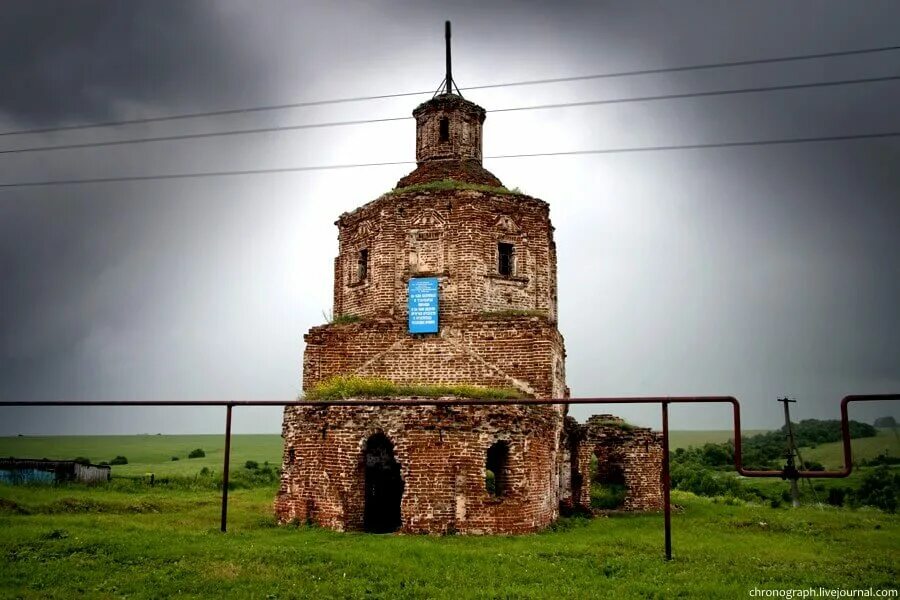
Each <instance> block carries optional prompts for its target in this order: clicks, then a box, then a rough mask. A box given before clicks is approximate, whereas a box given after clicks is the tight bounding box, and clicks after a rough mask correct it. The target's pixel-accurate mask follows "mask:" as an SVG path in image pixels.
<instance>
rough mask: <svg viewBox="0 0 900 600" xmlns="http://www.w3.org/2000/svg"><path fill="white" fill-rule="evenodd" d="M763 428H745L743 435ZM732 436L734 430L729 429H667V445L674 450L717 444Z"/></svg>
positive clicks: (760, 430) (753, 433) (757, 431)
mask: <svg viewBox="0 0 900 600" xmlns="http://www.w3.org/2000/svg"><path fill="white" fill-rule="evenodd" d="M765 432H766V430H765V429H747V430H744V432H743V433H744V437H746V436H749V435H756V434H757V433H765ZM733 437H734V431H732V430H731V429H716V430H705V429H698V430H690V429H684V430H672V431H669V447H670V448H671V449H672V450H674V449H676V448H687V447H689V446H702V445H703V444H706V443H712V444H719V443H722V442H727V441H728V440H730V439H731V438H733Z"/></svg>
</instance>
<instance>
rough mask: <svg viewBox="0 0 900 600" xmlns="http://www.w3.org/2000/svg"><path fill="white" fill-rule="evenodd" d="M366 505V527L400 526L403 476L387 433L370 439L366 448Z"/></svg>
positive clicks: (394, 528)
mask: <svg viewBox="0 0 900 600" xmlns="http://www.w3.org/2000/svg"><path fill="white" fill-rule="evenodd" d="M364 458H365V468H366V481H365V486H366V507H365V513H364V527H365V530H366V531H369V532H371V533H390V532H392V531H397V529H399V528H400V500H401V499H402V498H403V477H402V475H401V474H400V463H398V462H397V459H396V458H395V457H394V445H393V444H392V443H391V441H390V440H389V439H388V438H387V436H385V435H384V434H383V433H376V434H374V435H373V436H372V437H370V438H369V439H368V440H366V446H365V450H364Z"/></svg>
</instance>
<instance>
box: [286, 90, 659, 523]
mask: <svg viewBox="0 0 900 600" xmlns="http://www.w3.org/2000/svg"><path fill="white" fill-rule="evenodd" d="M413 114H414V116H415V118H416V125H417V133H416V159H417V163H418V167H417V169H416V170H415V171H414V172H413V173H411V174H410V175H408V176H407V177H405V178H403V179H401V180H400V182H399V184H398V188H397V189H396V190H394V191H393V192H391V193H388V194H385V195H384V196H382V197H380V198H378V199H376V200H374V201H372V202H370V203H368V204H366V205H364V206H362V207H360V208H358V209H356V210H354V211H353V212H350V213H345V214H343V215H341V216H340V218H339V219H338V221H337V223H336V224H337V226H338V231H339V236H338V240H339V244H338V256H337V258H336V259H335V262H334V309H333V311H334V315H335V316H336V317H338V316H343V317H347V316H351V315H352V316H353V317H356V318H358V319H359V320H358V321H357V322H354V323H346V324H338V323H341V322H342V320H340V319H338V321H337V323H334V324H328V325H322V326H319V327H314V328H312V329H311V330H310V331H309V333H308V334H307V335H306V336H305V341H306V351H305V354H304V359H303V385H304V389H305V390H308V389H310V388H311V387H312V386H314V385H316V384H317V383H319V382H321V381H324V380H327V379H328V378H330V377H333V376H335V375H349V374H355V375H361V376H367V377H379V378H383V379H388V380H391V381H393V382H395V383H415V384H420V383H423V384H439V383H445V384H471V385H481V386H489V387H506V388H510V387H512V388H516V389H517V390H519V391H520V392H521V393H522V394H523V395H526V396H529V397H541V398H559V399H564V398H566V397H568V389H567V388H566V384H565V366H564V365H565V348H564V344H563V339H562V336H561V335H560V334H559V331H558V330H557V326H556V318H557V295H556V246H555V244H554V241H553V227H552V225H551V224H550V218H549V207H548V205H547V203H546V202H543V201H542V200H539V199H537V198H532V197H530V196H526V195H523V194H514V193H510V192H507V191H506V190H504V189H503V188H499V186H500V182H499V180H497V178H496V177H494V176H493V175H491V174H490V173H489V172H488V171H486V170H485V169H484V168H483V167H482V166H481V141H482V125H483V122H484V116H485V114H484V110H483V109H482V108H481V107H478V106H476V105H475V104H472V103H471V102H468V101H466V100H463V99H462V98H460V97H458V96H455V95H450V94H443V95H440V96H437V97H436V98H434V99H432V100H431V101H429V102H426V103H424V104H422V105H421V106H419V107H418V108H416V110H415V111H414V113H413ZM448 179H450V180H454V181H456V182H464V183H476V184H484V185H488V186H494V187H497V188H498V189H496V190H487V191H481V190H474V189H464V186H456V187H454V186H453V185H445V186H441V188H440V189H428V188H427V187H426V188H424V189H423V188H422V187H421V186H420V187H417V188H409V186H411V185H414V184H422V183H430V182H435V181H444V180H448ZM404 188H406V189H404ZM419 277H434V278H437V280H438V283H439V322H440V327H439V332H438V333H435V334H410V333H409V332H408V328H407V300H408V298H407V293H408V292H407V286H408V284H409V281H410V279H413V278H419ZM565 413H566V406H565V404H559V405H553V406H531V407H525V406H513V405H510V406H487V407H479V406H457V407H413V406H404V407H391V406H374V407H372V406H345V407H331V408H328V407H288V408H287V409H286V410H285V415H284V425H283V431H282V434H283V437H284V440H285V450H284V461H283V475H282V481H281V487H280V489H279V492H278V498H277V500H276V503H275V508H276V513H277V515H278V518H279V520H280V521H282V522H285V521H291V520H294V519H297V520H300V521H310V522H315V523H318V524H320V525H322V526H326V527H331V528H334V529H338V530H348V529H368V530H373V531H391V530H400V531H404V532H417V533H419V532H422V533H424V532H436V533H448V532H459V533H473V534H475V533H520V532H527V531H534V530H537V529H540V528H543V527H546V526H547V525H549V524H550V523H552V522H553V520H554V519H556V518H557V516H558V515H559V506H560V501H561V500H566V501H568V502H569V503H572V504H578V505H582V506H585V507H588V506H589V505H590V489H589V482H588V484H585V483H584V481H583V480H584V477H583V476H582V475H581V474H582V473H588V471H587V470H586V465H587V466H589V464H590V463H589V461H590V454H591V453H595V454H597V455H598V457H601V458H602V459H603V460H604V461H607V462H609V463H610V466H609V468H611V469H613V468H618V469H621V470H623V471H624V479H625V481H626V483H627V486H628V491H629V495H628V498H627V499H626V508H630V509H649V508H658V507H659V496H660V491H659V485H660V482H659V472H660V459H661V451H660V447H659V440H658V438H657V437H656V436H655V435H654V434H652V433H650V432H649V430H631V431H625V430H623V429H622V428H615V427H609V426H608V425H603V426H600V425H598V423H599V422H596V423H594V422H592V421H589V422H588V423H587V424H586V425H584V426H579V425H577V424H576V423H574V420H572V419H567V418H566V417H565ZM592 423H594V424H593V425H592ZM604 423H607V421H604ZM585 457H586V458H585ZM585 460H587V461H588V462H587V463H585ZM604 468H606V467H604ZM486 474H488V475H489V476H487V477H486ZM654 478H655V479H654Z"/></svg>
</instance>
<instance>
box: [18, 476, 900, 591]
mask: <svg viewBox="0 0 900 600" xmlns="http://www.w3.org/2000/svg"><path fill="white" fill-rule="evenodd" d="M135 490H137V488H135ZM273 496H274V489H271V488H259V489H250V490H238V491H235V492H232V494H231V495H230V502H229V507H230V518H229V532H228V533H227V534H222V533H220V532H219V531H218V519H219V498H218V496H217V494H216V493H215V492H191V491H178V492H174V491H172V490H166V489H163V488H160V487H157V488H152V489H144V490H140V491H123V490H117V489H106V488H102V487H101V488H93V489H86V488H81V487H77V486H73V487H60V488H43V489H39V488H27V487H23V488H10V487H0V498H3V501H2V502H0V507H5V508H0V590H2V595H3V596H4V597H21V598H72V597H85V596H86V597H92V598H118V597H124V596H127V597H131V598H160V597H192V598H200V597H204V598H205V597H217V598H219V597H238V598H363V597H367V598H460V597H464V598H559V597H565V598H588V597H608V598H674V597H689V598H726V597H727V598H737V597H746V596H747V594H748V592H749V591H750V590H751V589H752V588H754V587H760V588H769V589H772V588H792V589H795V588H801V587H820V586H822V587H827V588H834V587H841V588H869V587H873V588H887V587H896V586H897V584H898V575H897V573H898V571H897V568H898V564H900V546H898V544H897V543H896V542H897V539H898V536H900V520H898V518H897V517H894V516H890V515H886V514H883V513H880V512H877V511H872V510H847V509H831V508H825V509H816V508H800V509H797V510H787V509H771V508H768V507H762V506H752V505H740V504H739V505H726V504H722V503H715V502H713V501H710V500H707V499H702V498H697V497H695V496H692V495H690V494H682V493H677V492H676V493H675V494H674V497H673V499H674V501H675V502H676V503H677V504H678V505H679V506H680V507H682V510H680V511H678V512H676V513H675V514H674V516H673V547H674V557H675V559H674V560H673V561H672V562H671V563H665V562H663V560H662V517H661V516H660V515H658V514H646V515H626V514H615V515H610V516H608V517H604V518H595V519H593V520H586V519H580V518H573V519H567V520H563V521H561V522H560V523H559V524H558V525H557V526H556V527H555V528H554V529H553V530H551V531H547V532H544V533H540V534H534V535H523V536H496V537H463V536H450V537H437V536H402V535H371V534H361V533H343V534H342V533H335V532H331V531H327V530H321V529H315V528H307V527H300V528H296V527H292V526H285V527H276V526H274V521H273V518H272V500H273ZM21 512H29V513H31V514H21Z"/></svg>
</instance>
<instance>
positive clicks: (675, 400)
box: [0, 394, 900, 560]
mask: <svg viewBox="0 0 900 600" xmlns="http://www.w3.org/2000/svg"><path fill="white" fill-rule="evenodd" d="M886 400H900V394H862V395H851V396H845V397H844V398H843V399H842V400H841V405H840V409H841V441H842V444H843V455H844V467H843V469H840V470H838V471H804V470H793V471H791V472H788V471H787V470H785V469H781V470H753V469H745V468H744V465H743V457H742V454H741V405H740V403H739V402H738V400H737V398H735V397H734V396H641V397H598V398H563V399H559V398H557V399H552V398H551V399H538V398H525V399H516V400H482V399H473V398H454V399H450V398H383V399H377V400H372V399H344V400H293V401H283V400H171V401H169V400H86V401H82V400H79V401H74V402H64V401H38V402H21V401H13V402H2V401H0V407H3V406H55V407H66V406H224V407H226V412H225V460H224V463H225V464H224V465H223V468H224V473H223V476H222V477H223V479H222V521H221V530H222V532H223V533H224V532H225V531H226V530H227V526H228V476H229V469H230V463H231V419H232V410H233V409H234V407H236V406H501V405H504V406H544V405H551V404H576V405H577V404H659V405H660V406H661V408H662V444H663V460H662V486H663V519H664V521H663V522H664V529H665V533H664V539H665V542H664V546H665V557H666V560H671V559H672V508H671V501H670V493H671V481H670V477H669V405H670V404H731V406H732V414H733V426H734V467H735V469H736V470H737V472H738V473H739V474H740V475H743V476H744V477H781V478H783V479H791V478H800V479H812V478H820V477H821V478H836V477H847V476H848V475H850V473H851V472H852V471H853V457H852V448H851V446H850V419H849V415H848V406H849V404H850V403H851V402H877V401H886Z"/></svg>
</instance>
